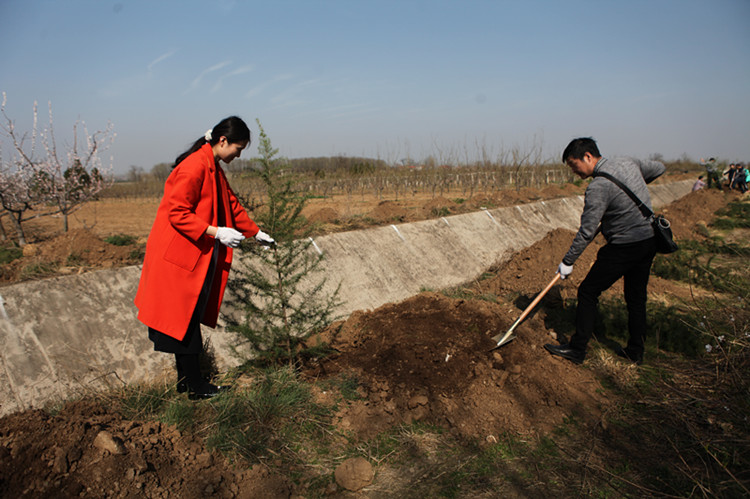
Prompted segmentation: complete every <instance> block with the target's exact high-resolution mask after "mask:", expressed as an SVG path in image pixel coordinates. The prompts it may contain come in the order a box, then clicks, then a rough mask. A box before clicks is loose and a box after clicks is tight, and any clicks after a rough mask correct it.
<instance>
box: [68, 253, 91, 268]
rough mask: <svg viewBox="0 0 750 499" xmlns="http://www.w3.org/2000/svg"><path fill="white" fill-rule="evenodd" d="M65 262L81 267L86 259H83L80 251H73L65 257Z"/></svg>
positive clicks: (70, 265) (71, 265)
mask: <svg viewBox="0 0 750 499" xmlns="http://www.w3.org/2000/svg"><path fill="white" fill-rule="evenodd" d="M65 264H66V265H68V266H69V267H81V266H83V265H85V264H86V260H84V259H83V255H81V254H80V253H78V252H73V253H71V254H69V255H68V258H66V259H65Z"/></svg>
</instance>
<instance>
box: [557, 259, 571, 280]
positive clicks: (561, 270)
mask: <svg viewBox="0 0 750 499" xmlns="http://www.w3.org/2000/svg"><path fill="white" fill-rule="evenodd" d="M571 272H573V266H572V265H565V264H564V263H562V262H560V265H558V266H557V273H558V274H560V279H565V278H566V277H568V276H569V275H570V273H571Z"/></svg>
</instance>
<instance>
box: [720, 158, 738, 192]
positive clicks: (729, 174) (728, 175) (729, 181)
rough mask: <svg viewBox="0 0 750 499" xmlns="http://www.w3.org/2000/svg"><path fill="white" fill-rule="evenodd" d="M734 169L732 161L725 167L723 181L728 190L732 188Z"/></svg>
mask: <svg viewBox="0 0 750 499" xmlns="http://www.w3.org/2000/svg"><path fill="white" fill-rule="evenodd" d="M736 171H737V170H736V169H735V166H734V163H732V164H730V165H729V168H727V171H725V172H724V175H723V178H725V179H726V181H725V183H726V186H727V189H729V190H732V189H733V188H734V174H735V172H736Z"/></svg>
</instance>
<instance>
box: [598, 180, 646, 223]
mask: <svg viewBox="0 0 750 499" xmlns="http://www.w3.org/2000/svg"><path fill="white" fill-rule="evenodd" d="M594 176H595V177H604V178H606V179H609V180H611V181H612V182H613V183H614V184H615V185H617V187H619V188H620V189H622V190H623V191H625V194H627V195H628V196H630V199H632V200H633V201H634V202H635V205H636V206H637V207H638V209H639V210H641V213H643V216H644V217H646V218H651V217H652V216H654V212H653V211H651V208H649V207H648V206H647V205H646V203H644V202H643V201H641V199H640V198H639V197H638V196H636V195H635V194H633V191H631V190H630V189H628V186H626V185H625V184H623V183H622V182H620V181H619V180H617V179H616V178H615V177H613V176H612V175H610V174H609V173H607V172H599V173H595V174H594Z"/></svg>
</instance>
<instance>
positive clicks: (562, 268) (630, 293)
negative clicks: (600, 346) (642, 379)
mask: <svg viewBox="0 0 750 499" xmlns="http://www.w3.org/2000/svg"><path fill="white" fill-rule="evenodd" d="M562 159H563V162H564V163H566V164H567V165H568V166H569V167H570V168H571V169H572V170H573V173H575V174H577V175H578V176H580V177H581V178H587V177H594V179H593V180H592V181H591V183H590V184H589V186H588V188H587V189H586V194H585V201H584V207H583V214H582V215H581V226H580V228H579V229H578V233H577V234H576V236H575V238H574V239H573V243H572V244H571V245H570V249H569V250H568V252H567V253H566V254H565V256H564V257H563V259H562V263H560V265H559V266H558V269H557V271H558V273H559V274H560V277H561V278H563V279H565V278H566V277H567V276H568V275H570V273H571V272H572V271H573V264H574V263H575V261H576V260H577V259H578V257H579V256H580V255H581V253H583V250H584V249H586V246H588V244H589V243H590V242H591V241H592V240H593V239H594V236H596V234H597V233H598V232H599V231H601V233H602V235H604V238H605V239H606V240H607V244H606V245H605V246H603V247H602V248H601V249H600V250H599V253H598V254H597V256H596V262H594V265H593V266H592V267H591V270H589V273H588V275H587V276H586V278H585V279H584V280H583V282H582V283H581V285H580V286H579V287H578V307H577V309H576V332H575V334H573V336H572V337H571V338H570V342H569V343H565V344H561V345H552V344H547V345H544V348H546V349H547V350H548V351H549V352H550V353H551V354H553V355H558V356H560V357H563V358H565V359H568V360H570V361H573V362H575V363H576V364H580V363H582V362H583V359H584V358H585V357H586V345H587V344H588V341H589V339H590V338H591V335H592V334H593V333H594V320H595V317H596V308H597V305H598V303H599V295H601V294H602V292H604V291H605V290H606V289H608V288H609V287H610V286H612V285H613V284H614V283H615V282H616V281H617V280H618V279H620V278H621V277H624V284H625V303H626V304H627V308H628V333H629V334H630V339H629V340H628V344H627V346H626V347H624V348H620V349H618V350H617V352H616V353H617V354H618V355H619V356H621V357H624V358H626V359H628V360H630V361H632V362H635V363H637V364H640V363H641V362H643V350H644V336H645V334H646V288H647V287H648V277H649V274H650V272H651V262H653V260H654V255H655V254H656V246H655V243H654V230H653V228H652V227H651V223H650V221H649V220H648V219H647V218H645V217H644V216H643V214H642V213H641V211H640V210H639V209H638V207H637V206H636V204H635V202H634V201H633V200H632V199H631V198H630V197H629V196H628V195H627V194H625V192H624V191H623V190H622V189H620V187H618V186H617V185H616V184H614V183H613V182H612V181H610V180H608V179H606V178H604V177H600V176H598V174H599V173H602V172H604V173H609V174H610V175H612V176H613V177H615V178H617V179H618V180H620V181H621V182H622V183H624V184H625V185H626V186H627V187H628V188H629V189H630V190H631V191H633V193H634V194H635V195H636V196H638V198H640V200H641V201H642V202H643V203H645V204H646V205H648V207H649V208H650V207H651V196H650V195H649V192H648V188H647V187H646V184H648V183H650V182H651V181H653V180H654V179H656V178H657V177H659V176H660V175H661V174H663V173H664V171H665V167H664V165H663V164H662V163H660V162H658V161H639V160H637V159H633V158H625V157H620V158H617V157H616V158H611V159H607V158H603V157H602V156H601V154H599V149H598V147H597V146H596V142H594V140H593V139H591V138H579V139H575V140H573V141H572V142H571V143H570V144H568V147H566V148H565V151H564V152H563V157H562Z"/></svg>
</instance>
